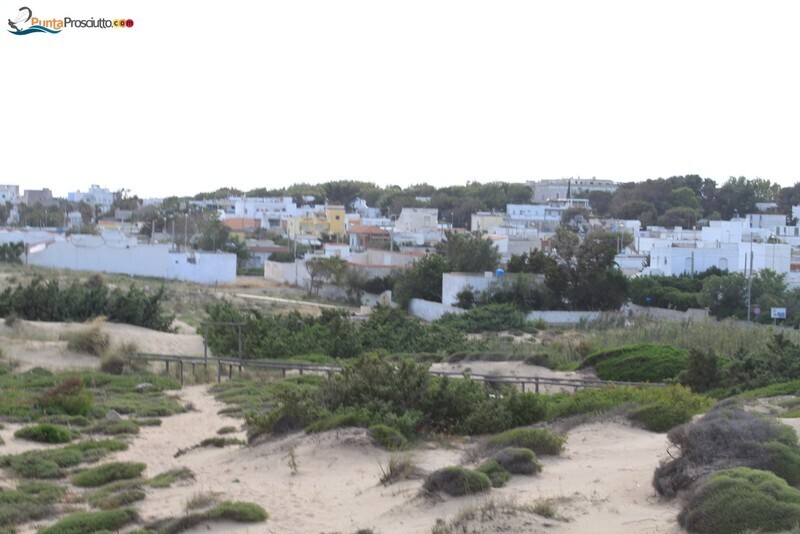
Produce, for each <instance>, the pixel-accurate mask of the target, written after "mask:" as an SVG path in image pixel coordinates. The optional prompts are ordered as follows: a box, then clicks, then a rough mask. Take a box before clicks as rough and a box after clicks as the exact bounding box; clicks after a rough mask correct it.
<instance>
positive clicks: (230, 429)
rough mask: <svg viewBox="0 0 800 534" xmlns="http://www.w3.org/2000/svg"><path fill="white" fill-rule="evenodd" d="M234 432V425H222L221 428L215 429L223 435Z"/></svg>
mask: <svg viewBox="0 0 800 534" xmlns="http://www.w3.org/2000/svg"><path fill="white" fill-rule="evenodd" d="M235 432H236V427H235V426H223V427H222V428H220V429H219V430H217V434H219V435H220V436H223V435H225V434H233V433H235Z"/></svg>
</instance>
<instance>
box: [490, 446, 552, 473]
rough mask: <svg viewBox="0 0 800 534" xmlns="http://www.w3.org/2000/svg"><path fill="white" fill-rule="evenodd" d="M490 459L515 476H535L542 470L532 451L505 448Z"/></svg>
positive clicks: (519, 448)
mask: <svg viewBox="0 0 800 534" xmlns="http://www.w3.org/2000/svg"><path fill="white" fill-rule="evenodd" d="M491 459H492V460H495V461H497V463H499V464H500V465H501V466H503V468H504V469H505V470H506V471H508V472H509V473H512V474H515V475H535V474H536V473H539V472H540V471H541V470H542V466H541V464H540V463H539V462H537V461H536V455H535V454H534V453H533V451H532V450H530V449H525V448H521V447H507V448H505V449H503V450H501V451H499V452H497V453H495V454H494V455H493V456H492V458H491Z"/></svg>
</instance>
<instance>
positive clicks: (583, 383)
mask: <svg viewBox="0 0 800 534" xmlns="http://www.w3.org/2000/svg"><path fill="white" fill-rule="evenodd" d="M133 360H143V361H155V362H164V365H165V367H166V372H167V374H170V364H174V365H176V366H177V369H176V375H177V377H178V378H179V380H180V382H181V385H183V383H184V372H185V368H186V365H191V370H192V374H194V373H195V370H196V367H197V366H198V365H200V366H203V367H204V368H205V371H206V373H208V368H209V366H212V367H214V366H216V371H217V382H222V379H223V377H225V376H227V378H228V379H229V380H230V379H232V378H233V370H234V368H238V371H239V374H241V372H242V370H243V369H245V368H250V369H260V370H278V371H281V374H282V376H284V377H285V376H286V373H287V371H297V372H298V373H299V374H301V375H302V374H304V373H313V374H324V375H327V376H330V375H332V374H334V373H338V372H341V370H342V368H341V367H340V366H338V365H324V364H313V363H299V362H284V361H280V360H245V359H241V360H239V359H230V358H204V357H195V356H175V355H166V354H145V353H140V354H137V355H135V356H131V357H130V358H129V361H130V362H132V361H133ZM430 373H431V374H432V375H436V376H446V377H450V378H464V377H466V378H471V379H473V380H477V381H479V382H483V383H485V384H501V385H517V384H518V385H520V387H521V388H522V391H523V392H524V391H525V389H526V386H528V390H530V389H531V388H530V387H531V386H532V387H533V393H539V392H540V388H541V387H543V386H560V387H562V388H572V390H573V391H578V390H579V389H582V388H600V387H606V386H663V385H665V384H662V383H658V382H613V381H610V380H598V379H586V378H555V377H544V376H502V375H487V374H472V373H459V372H455V371H430Z"/></svg>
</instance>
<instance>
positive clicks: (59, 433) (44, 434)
mask: <svg viewBox="0 0 800 534" xmlns="http://www.w3.org/2000/svg"><path fill="white" fill-rule="evenodd" d="M14 436H15V437H17V438H22V439H27V440H29V441H37V442H39V443H69V442H70V441H72V432H70V431H69V430H67V429H66V428H63V427H60V426H56V425H51V424H48V423H44V424H40V425H34V426H26V427H23V428H20V429H19V430H17V431H16V432H14Z"/></svg>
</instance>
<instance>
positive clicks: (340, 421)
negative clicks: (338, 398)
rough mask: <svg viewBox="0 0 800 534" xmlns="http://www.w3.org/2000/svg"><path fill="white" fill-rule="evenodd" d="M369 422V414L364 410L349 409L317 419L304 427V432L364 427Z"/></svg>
mask: <svg viewBox="0 0 800 534" xmlns="http://www.w3.org/2000/svg"><path fill="white" fill-rule="evenodd" d="M369 424H370V416H369V414H368V413H367V412H366V411H365V410H361V409H349V410H343V411H341V412H337V413H333V414H330V415H328V416H327V417H323V418H322V419H318V420H316V421H314V422H313V423H311V424H310V425H308V426H307V427H306V432H308V433H312V434H313V433H316V432H326V431H328V430H333V429H334V428H347V427H359V428H366V427H368V426H369Z"/></svg>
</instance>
